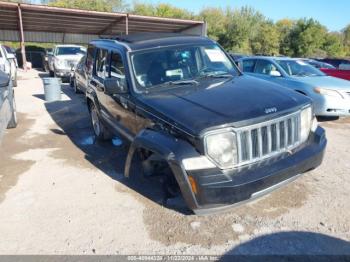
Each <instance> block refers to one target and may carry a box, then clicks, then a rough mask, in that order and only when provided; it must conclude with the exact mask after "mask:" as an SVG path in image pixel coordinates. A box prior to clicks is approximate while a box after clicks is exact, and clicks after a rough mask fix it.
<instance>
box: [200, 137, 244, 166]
mask: <svg viewBox="0 0 350 262" xmlns="http://www.w3.org/2000/svg"><path fill="white" fill-rule="evenodd" d="M205 147H206V153H207V155H208V157H209V158H210V159H211V160H212V161H214V162H215V163H216V165H217V166H218V167H220V168H222V169H226V168H232V167H233V166H234V165H235V163H237V146H236V135H235V133H233V132H224V133H217V134H210V135H208V136H206V138H205Z"/></svg>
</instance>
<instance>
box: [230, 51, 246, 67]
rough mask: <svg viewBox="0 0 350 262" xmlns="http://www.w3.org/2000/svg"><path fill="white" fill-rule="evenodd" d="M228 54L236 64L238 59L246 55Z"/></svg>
mask: <svg viewBox="0 0 350 262" xmlns="http://www.w3.org/2000/svg"><path fill="white" fill-rule="evenodd" d="M229 55H230V56H231V58H232V59H233V61H235V63H236V65H237V62H238V60H239V59H241V58H243V57H248V55H245V54H239V53H229Z"/></svg>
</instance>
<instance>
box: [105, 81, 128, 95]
mask: <svg viewBox="0 0 350 262" xmlns="http://www.w3.org/2000/svg"><path fill="white" fill-rule="evenodd" d="M104 87H105V94H107V95H114V94H125V93H127V92H128V90H127V87H126V81H125V78H107V79H105V80H104Z"/></svg>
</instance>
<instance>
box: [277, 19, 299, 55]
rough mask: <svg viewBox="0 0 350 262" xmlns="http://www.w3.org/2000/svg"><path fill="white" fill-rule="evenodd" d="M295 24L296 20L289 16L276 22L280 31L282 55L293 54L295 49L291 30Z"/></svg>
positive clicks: (280, 51)
mask: <svg viewBox="0 0 350 262" xmlns="http://www.w3.org/2000/svg"><path fill="white" fill-rule="evenodd" d="M294 26H295V21H294V20H290V19H287V18H285V19H282V20H279V21H277V23H276V27H277V30H278V32H279V46H280V48H279V53H280V54H281V55H286V56H291V55H293V50H292V48H291V32H292V29H293V27H294Z"/></svg>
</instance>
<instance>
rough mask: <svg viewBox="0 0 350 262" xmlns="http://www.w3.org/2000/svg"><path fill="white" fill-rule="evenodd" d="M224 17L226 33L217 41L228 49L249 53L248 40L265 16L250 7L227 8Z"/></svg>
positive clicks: (256, 30)
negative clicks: (225, 18)
mask: <svg viewBox="0 0 350 262" xmlns="http://www.w3.org/2000/svg"><path fill="white" fill-rule="evenodd" d="M226 17H227V24H226V33H225V34H223V35H221V36H220V38H219V42H220V43H221V44H222V45H223V46H224V47H225V48H226V49H228V50H230V51H234V52H242V53H251V52H252V48H251V46H250V40H251V39H254V38H255V37H256V35H257V33H258V30H259V27H260V25H261V24H262V23H263V22H265V20H266V19H265V17H264V16H263V15H262V14H261V13H259V12H257V11H255V10H254V9H253V8H250V7H242V8H241V9H227V10H226Z"/></svg>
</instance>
